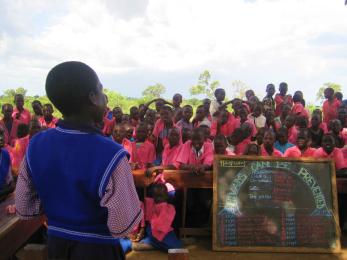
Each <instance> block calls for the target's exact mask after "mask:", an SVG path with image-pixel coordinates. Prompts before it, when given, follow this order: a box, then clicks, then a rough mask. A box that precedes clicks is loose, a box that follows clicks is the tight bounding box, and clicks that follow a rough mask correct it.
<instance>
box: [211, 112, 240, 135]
mask: <svg viewBox="0 0 347 260" xmlns="http://www.w3.org/2000/svg"><path fill="white" fill-rule="evenodd" d="M236 125H237V119H236V118H235V117H234V115H233V114H231V113H228V120H227V122H226V123H225V124H224V125H222V126H221V127H220V134H222V135H224V136H229V135H231V134H232V133H233V132H234V130H235V128H236V127H237V126H236ZM216 135H217V120H214V121H212V124H211V136H216Z"/></svg>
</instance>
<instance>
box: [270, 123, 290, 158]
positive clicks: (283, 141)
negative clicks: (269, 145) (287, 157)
mask: <svg viewBox="0 0 347 260" xmlns="http://www.w3.org/2000/svg"><path fill="white" fill-rule="evenodd" d="M293 146H294V144H292V143H289V142H288V129H287V128H286V127H281V128H280V129H278V131H277V141H276V142H275V145H274V147H275V148H276V149H277V150H279V151H280V152H281V153H283V154H284V153H285V151H286V150H287V149H288V148H290V147H293Z"/></svg>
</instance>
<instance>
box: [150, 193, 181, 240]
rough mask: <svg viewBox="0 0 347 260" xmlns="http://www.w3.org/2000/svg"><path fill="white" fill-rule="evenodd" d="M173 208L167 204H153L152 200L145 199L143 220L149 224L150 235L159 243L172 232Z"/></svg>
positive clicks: (174, 212)
mask: <svg viewBox="0 0 347 260" xmlns="http://www.w3.org/2000/svg"><path fill="white" fill-rule="evenodd" d="M175 215H176V210H175V207H174V206H172V205H171V204H169V203H166V202H161V203H155V202H154V200H153V199H152V198H145V219H146V221H148V222H149V223H150V224H151V229H152V235H153V237H155V238H156V239H158V240H159V241H162V240H163V239H164V238H165V236H166V235H167V234H168V233H169V232H171V231H172V230H173V228H172V226H171V225H172V222H173V220H174V218H175Z"/></svg>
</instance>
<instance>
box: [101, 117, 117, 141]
mask: <svg viewBox="0 0 347 260" xmlns="http://www.w3.org/2000/svg"><path fill="white" fill-rule="evenodd" d="M103 122H104V127H103V128H102V133H103V134H104V135H107V136H108V135H111V134H112V130H113V128H114V125H115V120H114V119H112V120H110V119H108V118H106V117H104V119H103Z"/></svg>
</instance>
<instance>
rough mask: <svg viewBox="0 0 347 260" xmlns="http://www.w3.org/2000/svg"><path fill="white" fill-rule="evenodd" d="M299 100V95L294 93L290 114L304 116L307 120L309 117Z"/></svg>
mask: <svg viewBox="0 0 347 260" xmlns="http://www.w3.org/2000/svg"><path fill="white" fill-rule="evenodd" d="M301 100H302V98H301V95H300V94H299V93H295V94H294V96H293V102H294V106H293V108H292V114H293V115H296V116H304V117H306V118H308V117H309V114H308V111H307V110H306V109H305V107H304V106H303V105H302V102H301Z"/></svg>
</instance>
